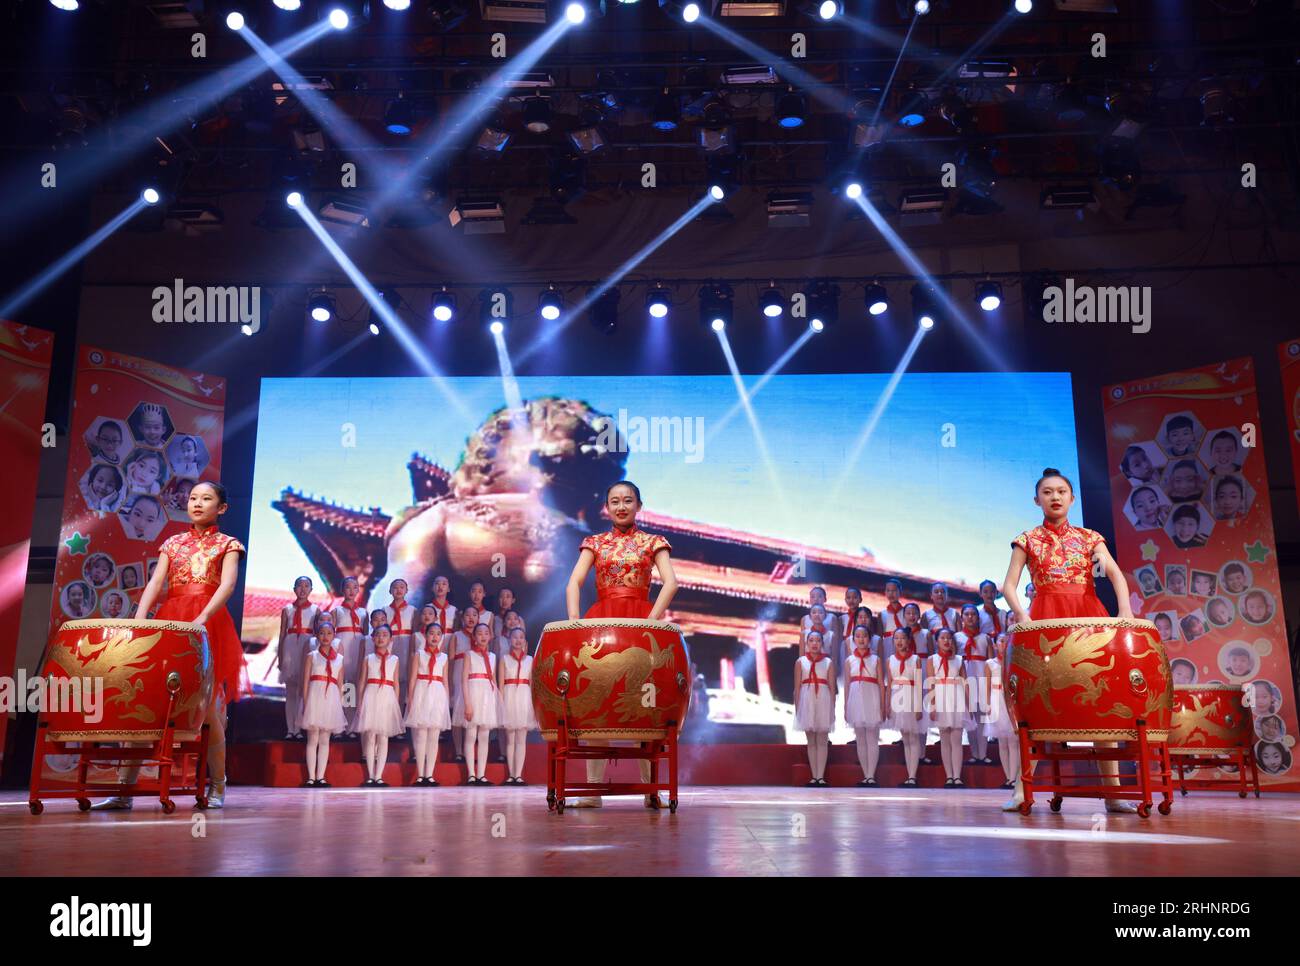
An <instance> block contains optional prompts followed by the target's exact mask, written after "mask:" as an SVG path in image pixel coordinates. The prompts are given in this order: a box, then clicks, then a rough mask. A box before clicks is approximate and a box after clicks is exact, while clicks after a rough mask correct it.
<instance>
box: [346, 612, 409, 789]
mask: <svg viewBox="0 0 1300 966" xmlns="http://www.w3.org/2000/svg"><path fill="white" fill-rule="evenodd" d="M370 637H371V640H372V641H373V642H374V646H375V650H374V653H373V654H367V655H366V659H365V660H364V661H362V662H361V675H360V677H359V679H358V681H357V692H358V693H359V694H360V695H361V700H360V702H359V706H358V708H357V730H358V731H359V732H361V750H362V753H363V754H364V756H365V762H366V774H367V775H368V776H369V777H368V778H367V779H366V780H365V781H364V782H363V783H362V784H364V785H367V786H369V787H372V788H375V787H378V788H387V787H388V782H386V781H384V764H385V763H386V762H387V761H388V739H389V738H392V737H393V736H394V735H400V734H401V733H402V732H403V731H405V730H406V726H405V725H403V724H402V708H401V704H400V702H398V700H397V681H398V678H399V677H400V673H401V672H400V671H399V670H398V667H397V657H396V656H395V655H394V654H393V653H392V651H391V649H390V648H391V645H392V643H393V632H392V630H391V629H389V627H388V625H387V624H380V625H379V626H378V627H376V628H375V629H374V631H372V632H371V635H370Z"/></svg>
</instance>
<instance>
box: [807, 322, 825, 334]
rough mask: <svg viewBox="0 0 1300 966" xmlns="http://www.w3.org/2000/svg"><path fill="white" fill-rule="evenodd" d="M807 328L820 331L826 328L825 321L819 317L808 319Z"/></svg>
mask: <svg viewBox="0 0 1300 966" xmlns="http://www.w3.org/2000/svg"><path fill="white" fill-rule="evenodd" d="M808 328H810V329H812V330H813V331H814V332H821V331H822V330H823V329H825V328H826V323H825V322H823V321H822V320H821V319H809V320H808Z"/></svg>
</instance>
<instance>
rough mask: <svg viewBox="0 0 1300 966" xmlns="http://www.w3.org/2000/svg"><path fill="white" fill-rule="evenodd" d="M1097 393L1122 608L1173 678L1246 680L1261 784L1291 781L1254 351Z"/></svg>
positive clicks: (1296, 780)
mask: <svg viewBox="0 0 1300 966" xmlns="http://www.w3.org/2000/svg"><path fill="white" fill-rule="evenodd" d="M1104 400H1105V403H1104V405H1105V424H1106V448H1107V455H1108V463H1107V465H1108V468H1109V470H1110V491H1111V503H1112V510H1113V513H1114V520H1115V534H1116V537H1115V542H1116V548H1115V550H1116V553H1115V558H1116V560H1117V561H1118V563H1119V565H1120V567H1121V568H1122V569H1123V571H1124V573H1125V576H1126V577H1127V578H1128V581H1129V590H1130V592H1131V593H1132V596H1133V612H1134V613H1135V614H1139V615H1140V616H1142V617H1145V618H1148V619H1150V620H1154V621H1155V622H1156V625H1157V626H1158V627H1159V628H1160V636H1161V638H1162V639H1164V642H1165V648H1166V650H1167V652H1168V654H1169V659H1170V664H1171V667H1172V671H1173V676H1174V682H1175V683H1176V684H1192V683H1204V684H1211V683H1221V684H1242V685H1247V686H1248V687H1249V691H1248V697H1249V698H1250V703H1251V706H1252V711H1253V714H1254V718H1255V752H1256V755H1257V757H1258V760H1259V776H1260V783H1261V786H1264V787H1268V788H1272V789H1274V790H1284V789H1285V790H1296V789H1300V768H1297V767H1295V736H1296V732H1297V727H1296V709H1295V690H1294V688H1293V687H1292V684H1291V665H1290V661H1289V660H1288V651H1287V636H1286V622H1285V620H1284V617H1283V608H1282V598H1281V589H1280V582H1279V579H1278V569H1277V546H1276V540H1275V538H1274V534H1273V513H1272V507H1271V504H1270V501H1269V491H1268V473H1267V470H1266V468H1265V466H1264V451H1263V449H1262V448H1261V447H1260V445H1259V399H1258V396H1257V394H1256V391H1255V368H1254V363H1253V361H1252V360H1251V359H1249V358H1244V359H1233V360H1231V361H1229V362H1223V363H1219V364H1217V365H1211V366H1205V367H1203V368H1199V369H1189V370H1186V371H1184V372H1172V373H1167V374H1165V375H1161V376H1152V377H1150V378H1147V379H1138V380H1134V381H1132V382H1127V383H1122V384H1119V385H1114V386H1108V387H1106V389H1105V390H1104ZM1220 777H1224V776H1220Z"/></svg>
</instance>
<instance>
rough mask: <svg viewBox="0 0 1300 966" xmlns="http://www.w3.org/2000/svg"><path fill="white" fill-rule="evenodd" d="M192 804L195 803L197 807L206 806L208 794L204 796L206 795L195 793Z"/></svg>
mask: <svg viewBox="0 0 1300 966" xmlns="http://www.w3.org/2000/svg"><path fill="white" fill-rule="evenodd" d="M194 804H195V805H197V806H198V807H199V808H207V807H208V796H206V795H196V796H195V798H194Z"/></svg>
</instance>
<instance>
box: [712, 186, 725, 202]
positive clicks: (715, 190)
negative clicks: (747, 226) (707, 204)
mask: <svg viewBox="0 0 1300 966" xmlns="http://www.w3.org/2000/svg"><path fill="white" fill-rule="evenodd" d="M709 197H710V198H712V199H713V200H714V201H721V200H722V199H723V198H725V197H727V189H726V188H725V187H723V186H722V185H720V184H711V185H709Z"/></svg>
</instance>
